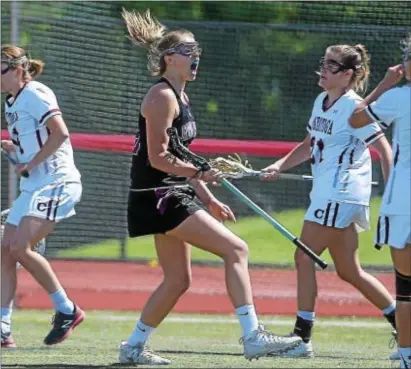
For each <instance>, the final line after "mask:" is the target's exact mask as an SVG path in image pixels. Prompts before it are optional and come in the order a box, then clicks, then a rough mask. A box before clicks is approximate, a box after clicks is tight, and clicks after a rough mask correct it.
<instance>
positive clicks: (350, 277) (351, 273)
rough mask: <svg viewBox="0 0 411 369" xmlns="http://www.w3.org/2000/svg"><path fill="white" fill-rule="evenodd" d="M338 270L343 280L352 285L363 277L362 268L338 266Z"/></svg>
mask: <svg viewBox="0 0 411 369" xmlns="http://www.w3.org/2000/svg"><path fill="white" fill-rule="evenodd" d="M336 272H337V275H338V277H339V278H340V279H341V280H343V281H344V282H347V283H349V284H352V285H355V284H356V283H357V281H358V280H360V279H361V274H362V273H363V271H362V270H357V269H352V268H350V269H348V268H344V269H343V268H337V270H336Z"/></svg>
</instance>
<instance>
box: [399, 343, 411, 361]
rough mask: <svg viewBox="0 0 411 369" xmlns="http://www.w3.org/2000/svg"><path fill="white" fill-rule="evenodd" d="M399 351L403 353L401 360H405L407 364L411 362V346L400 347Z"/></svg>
mask: <svg viewBox="0 0 411 369" xmlns="http://www.w3.org/2000/svg"><path fill="white" fill-rule="evenodd" d="M398 352H399V353H400V355H401V360H403V361H405V362H406V363H407V364H409V363H410V362H411V359H410V356H411V347H398Z"/></svg>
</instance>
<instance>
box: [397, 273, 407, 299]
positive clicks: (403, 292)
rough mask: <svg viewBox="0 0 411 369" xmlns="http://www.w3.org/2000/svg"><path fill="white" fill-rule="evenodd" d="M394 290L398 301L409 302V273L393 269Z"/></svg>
mask: <svg viewBox="0 0 411 369" xmlns="http://www.w3.org/2000/svg"><path fill="white" fill-rule="evenodd" d="M395 290H396V300H397V301H398V302H411V275H404V274H401V273H400V272H399V271H398V270H395Z"/></svg>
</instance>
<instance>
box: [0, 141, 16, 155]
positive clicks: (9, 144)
mask: <svg viewBox="0 0 411 369" xmlns="http://www.w3.org/2000/svg"><path fill="white" fill-rule="evenodd" d="M1 148H2V149H3V150H4V151H7V152H8V153H9V154H10V153H12V152H15V151H16V147H15V146H14V144H13V141H12V140H1Z"/></svg>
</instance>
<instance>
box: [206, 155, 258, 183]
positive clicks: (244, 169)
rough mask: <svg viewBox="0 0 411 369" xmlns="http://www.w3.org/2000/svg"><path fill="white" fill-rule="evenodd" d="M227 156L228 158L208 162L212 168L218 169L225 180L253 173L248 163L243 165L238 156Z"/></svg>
mask: <svg viewBox="0 0 411 369" xmlns="http://www.w3.org/2000/svg"><path fill="white" fill-rule="evenodd" d="M233 155H234V156H231V155H230V156H228V158H223V157H218V158H215V159H212V160H210V165H211V167H212V168H215V169H218V170H219V171H220V172H222V173H223V174H224V176H225V177H226V178H234V179H235V178H242V177H245V176H246V175H247V174H252V173H253V172H254V171H253V169H252V167H251V165H250V164H249V163H248V161H245V162H244V163H243V161H242V159H241V157H240V156H239V155H238V154H233Z"/></svg>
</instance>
